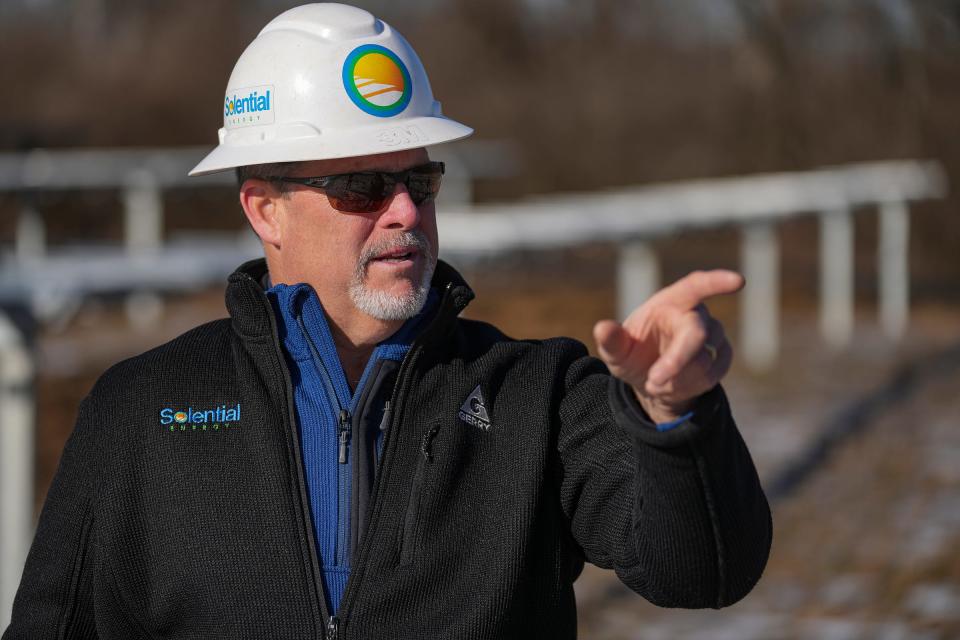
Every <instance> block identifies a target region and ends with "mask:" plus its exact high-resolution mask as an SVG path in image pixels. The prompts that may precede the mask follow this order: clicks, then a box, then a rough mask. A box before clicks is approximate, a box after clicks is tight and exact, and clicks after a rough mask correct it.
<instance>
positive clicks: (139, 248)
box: [123, 169, 163, 255]
mask: <svg viewBox="0 0 960 640" xmlns="http://www.w3.org/2000/svg"><path fill="white" fill-rule="evenodd" d="M123 207H124V233H125V234H126V235H125V243H126V247H127V252H128V253H129V254H130V255H136V254H138V253H143V252H148V251H154V250H157V249H159V248H160V246H161V245H162V243H163V197H162V194H161V192H160V186H159V185H158V184H157V179H156V177H155V176H154V175H153V174H152V173H150V172H149V171H146V170H144V169H138V170H135V171H133V172H131V173H130V174H129V175H128V176H127V180H126V188H125V190H124V193H123Z"/></svg>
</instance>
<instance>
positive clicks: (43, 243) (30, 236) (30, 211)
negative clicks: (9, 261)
mask: <svg viewBox="0 0 960 640" xmlns="http://www.w3.org/2000/svg"><path fill="white" fill-rule="evenodd" d="M14 242H15V249H14V251H15V255H16V256H17V260H19V261H21V262H27V261H30V260H39V259H42V258H43V257H44V255H45V254H46V252H47V228H46V225H45V224H44V222H43V216H41V215H40V212H39V211H37V210H36V208H35V207H33V206H32V205H30V204H26V205H24V207H23V208H22V209H21V210H20V215H19V216H18V217H17V231H16V239H15V241H14Z"/></svg>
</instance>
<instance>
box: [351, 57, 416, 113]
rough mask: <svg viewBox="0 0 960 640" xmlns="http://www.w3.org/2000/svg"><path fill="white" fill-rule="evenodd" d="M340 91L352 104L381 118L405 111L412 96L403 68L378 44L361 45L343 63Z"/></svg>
mask: <svg viewBox="0 0 960 640" xmlns="http://www.w3.org/2000/svg"><path fill="white" fill-rule="evenodd" d="M343 88H344V89H346V91H347V95H348V96H350V100H352V101H353V104H355V105H357V106H358V107H360V109H362V110H363V111H365V112H367V113H369V114H370V115H372V116H379V117H381V118H389V117H390V116H395V115H397V114H398V113H400V112H401V111H403V110H404V109H406V108H407V105H408V104H410V97H411V96H412V95H413V83H412V82H411V81H410V72H409V71H407V67H406V65H404V64H403V61H402V60H401V59H400V58H399V56H397V54H395V53H394V52H393V51H390V49H387V48H386V47H382V46H380V45H378V44H365V45H361V46H359V47H357V48H356V49H354V50H353V51H351V52H350V55H348V56H347V59H346V60H345V61H344V63H343Z"/></svg>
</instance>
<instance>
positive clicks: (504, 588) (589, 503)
mask: <svg viewBox="0 0 960 640" xmlns="http://www.w3.org/2000/svg"><path fill="white" fill-rule="evenodd" d="M265 270H266V266H265V264H264V263H263V261H262V260H260V261H254V262H251V263H247V264H245V265H243V266H242V267H241V268H240V269H239V270H238V271H237V272H235V273H234V274H233V275H232V276H231V277H230V280H229V285H228V288H227V306H228V309H229V312H230V315H231V318H230V319H227V320H219V321H215V322H212V323H209V324H206V325H203V326H200V327H197V328H196V329H194V330H192V331H190V332H188V333H186V334H184V335H183V336H181V337H179V338H177V339H175V340H173V341H172V342H170V343H168V344H166V345H163V346H161V347H158V348H156V349H154V350H152V351H149V352H147V353H145V354H142V355H140V356H137V357H135V358H132V359H130V360H127V361H125V362H122V363H120V364H118V365H116V366H114V367H113V368H111V369H110V370H109V371H108V372H107V373H105V374H104V375H103V376H102V377H101V379H100V380H99V381H98V382H97V384H96V386H95V387H94V389H93V390H92V391H91V393H90V394H89V396H88V397H87V398H86V399H85V400H84V402H83V404H82V406H81V408H80V413H79V417H78V420H77V424H76V428H75V430H74V432H73V434H72V435H71V437H70V439H69V441H68V443H67V446H66V448H65V450H64V453H63V458H62V460H61V463H60V467H59V470H58V471H57V475H56V478H55V479H54V483H53V486H52V487H51V489H50V492H49V495H48V497H47V501H46V504H45V506H44V509H43V512H42V514H41V517H40V523H39V528H38V530H37V535H36V539H35V541H34V543H33V547H32V549H31V551H30V555H29V558H28V560H27V566H26V570H25V572H24V576H23V581H22V584H21V586H20V590H19V592H18V594H17V598H16V602H15V604H14V612H13V620H12V624H11V626H10V627H9V628H8V629H7V631H6V633H5V634H4V635H3V640H21V639H22V640H26V639H30V640H37V639H41V638H42V639H46V638H58V639H59V638H83V639H91V638H100V639H103V640H130V639H134V638H143V639H152V640H157V639H159V638H178V639H179V638H183V639H186V638H196V639H199V638H204V639H209V638H230V639H231V640H238V639H242V638H269V639H275V640H281V639H291V640H292V639H305V638H327V639H330V638H333V637H338V638H358V639H359V638H363V639H366V640H369V639H377V638H391V639H394V638H411V639H413V638H416V639H424V638H458V639H459V638H464V639H481V638H484V639H495V638H497V639H499V638H524V639H529V638H545V639H546V638H549V639H557V638H572V637H575V635H576V609H575V603H574V592H573V581H574V580H575V579H576V577H577V576H578V575H579V573H580V571H581V569H582V567H583V563H584V561H589V562H592V563H594V564H596V565H598V566H601V567H609V568H613V569H614V570H615V571H616V572H617V574H618V575H619V577H620V578H621V580H623V582H624V583H625V584H627V585H628V586H629V587H630V588H631V589H633V590H634V591H636V592H637V593H639V594H641V595H642V596H644V597H645V598H647V599H648V600H650V601H651V602H653V603H655V604H659V605H663V606H668V607H723V606H727V605H729V604H732V603H734V602H736V601H737V600H739V599H740V598H742V597H743V596H744V595H746V594H747V593H748V592H749V591H750V589H751V588H752V587H753V585H754V584H755V583H756V582H757V580H758V579H759V578H760V575H761V573H762V571H763V568H764V565H765V563H766V559H767V555H768V552H769V548H770V541H771V520H770V513H769V509H768V506H767V502H766V499H765V498H764V495H763V491H762V490H761V488H760V484H759V482H758V480H757V474H756V471H755V469H754V466H753V463H752V461H751V459H750V455H749V453H748V452H747V449H746V447H745V445H744V443H743V440H742V439H741V437H740V435H739V433H738V432H737V428H736V426H735V425H734V422H733V419H732V418H731V416H730V411H729V407H728V405H727V402H726V399H725V397H724V394H723V391H722V390H721V389H720V387H719V386H718V387H716V388H715V389H713V390H712V391H710V392H709V393H707V394H705V395H704V396H703V397H702V398H701V399H700V400H699V401H698V403H697V405H696V407H695V416H694V418H693V419H691V420H690V421H689V422H687V423H684V424H683V425H681V426H679V427H677V428H675V429H673V430H671V431H666V432H662V433H661V432H658V431H656V429H655V428H654V425H652V424H651V423H650V421H649V419H648V418H647V417H646V416H645V415H644V413H643V411H642V410H641V409H640V407H639V405H638V404H637V402H636V400H635V399H634V397H633V395H632V393H630V391H629V389H628V388H626V387H625V385H623V384H622V383H620V382H619V381H617V380H616V379H613V378H611V377H610V376H609V374H608V372H607V370H606V369H605V367H604V365H603V364H602V363H601V362H600V361H598V360H596V359H595V358H592V357H589V356H588V355H587V352H586V349H585V348H584V347H583V345H582V344H580V343H578V342H576V341H574V340H570V339H564V338H557V339H551V340H543V341H538V340H512V339H510V338H507V337H506V336H504V335H503V334H502V333H500V332H499V331H498V330H497V329H495V328H494V327H492V326H490V325H488V324H484V323H482V322H475V321H469V320H464V319H461V318H458V314H459V312H460V311H461V310H462V309H463V308H464V307H465V306H466V304H467V303H468V302H469V301H470V299H471V298H472V297H473V293H472V291H471V290H470V289H469V287H468V286H467V285H466V284H465V283H464V282H463V280H462V279H461V278H460V276H459V275H458V274H457V273H456V272H455V271H454V270H453V269H451V268H450V267H449V266H447V265H445V264H443V263H440V264H439V265H438V268H437V271H436V274H435V277H434V286H436V287H438V289H439V290H441V291H443V292H444V293H443V299H442V302H441V303H440V307H439V309H438V311H437V314H436V317H435V318H434V319H433V321H432V323H431V324H430V325H429V327H428V328H427V329H426V330H425V331H424V333H423V334H422V335H421V336H420V337H419V338H418V339H417V341H416V342H415V343H414V345H413V347H412V348H411V350H410V352H409V354H408V355H407V357H406V358H405V360H404V361H403V363H402V365H401V367H400V370H399V373H398V374H397V379H396V382H395V384H394V387H393V392H392V397H391V415H392V417H391V419H390V420H389V423H388V425H387V428H388V430H387V433H386V441H385V445H384V451H383V458H382V462H381V465H380V468H379V470H378V472H377V475H376V480H375V483H374V485H373V487H372V494H371V498H370V501H369V503H368V505H367V508H366V512H365V514H364V515H365V522H366V523H367V524H366V526H365V528H364V531H363V532H362V533H361V535H360V541H359V546H358V548H357V549H356V551H355V555H354V558H353V572H352V575H351V577H350V582H349V584H348V586H347V591H346V594H345V595H344V598H343V601H342V604H341V609H340V611H339V613H338V617H337V618H331V617H329V616H328V614H327V611H326V606H325V604H324V598H323V594H322V591H321V590H322V582H321V580H320V570H319V567H318V560H317V553H316V548H315V545H314V541H313V539H312V536H313V532H312V528H311V526H310V514H309V513H308V502H307V500H306V493H305V489H304V479H303V460H302V456H301V452H300V445H299V438H298V437H297V433H296V424H295V420H294V417H293V416H294V414H293V400H292V392H291V385H290V380H289V376H288V373H287V369H286V366H285V364H284V358H283V355H282V352H281V350H280V346H279V343H278V338H277V333H276V326H275V323H274V316H273V313H272V312H271V309H270V305H269V302H268V301H267V298H266V296H265V295H264V292H263V288H262V286H261V285H260V281H261V278H262V277H263V275H264V273H265ZM478 386H479V388H480V394H481V396H482V400H483V406H484V408H485V410H486V418H487V420H488V422H489V428H483V427H484V426H485V425H484V424H482V423H480V424H478V423H477V421H476V420H474V421H472V424H468V423H467V422H468V421H465V420H464V419H463V417H462V416H460V415H459V413H460V409H461V407H462V406H463V405H464V403H465V402H466V401H467V399H468V398H470V397H471V394H473V392H474V390H475V389H476V388H477V387H478ZM238 404H239V405H241V406H240V409H239V411H238V413H239V416H228V415H227V414H226V412H225V411H222V412H221V413H220V414H215V413H208V414H207V417H209V418H210V419H209V420H208V421H206V422H204V421H203V418H202V417H201V416H202V413H200V414H198V413H197V412H205V411H208V410H210V411H213V410H214V409H215V408H235V407H236V405H238ZM165 408H171V409H174V410H176V409H183V411H184V415H181V416H178V417H179V418H180V419H181V420H183V422H179V421H176V420H174V422H173V423H170V424H167V423H164V421H163V418H162V416H163V414H162V413H161V412H162V411H163V409H165ZM188 409H192V411H193V412H192V413H191V412H190V411H188ZM166 415H167V416H169V415H170V413H167V414H166ZM225 418H226V419H225ZM231 418H239V419H237V420H231ZM228 425H229V426H228Z"/></svg>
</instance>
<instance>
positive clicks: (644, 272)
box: [617, 241, 660, 321]
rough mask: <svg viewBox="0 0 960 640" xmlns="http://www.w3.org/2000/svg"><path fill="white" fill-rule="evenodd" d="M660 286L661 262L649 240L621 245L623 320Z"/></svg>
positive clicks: (619, 267)
mask: <svg viewBox="0 0 960 640" xmlns="http://www.w3.org/2000/svg"><path fill="white" fill-rule="evenodd" d="M659 286H660V264H659V262H658V261H657V253H656V251H654V250H653V247H652V246H650V243H649V242H643V241H632V242H625V243H623V244H621V245H620V247H619V252H618V256H617V317H618V318H619V319H620V320H621V321H622V320H625V319H626V318H627V316H628V315H630V312H631V311H633V310H634V309H636V308H637V307H638V306H640V305H641V304H643V303H644V301H646V300H647V298H649V297H650V296H652V295H653V294H654V293H655V292H656V291H657V288H658V287H659Z"/></svg>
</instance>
